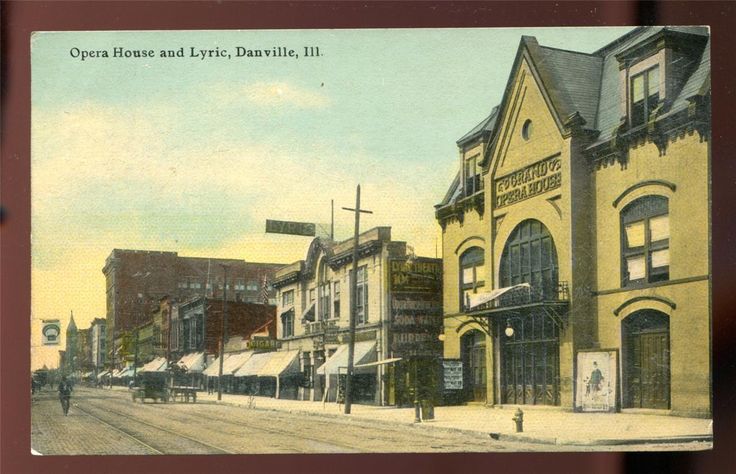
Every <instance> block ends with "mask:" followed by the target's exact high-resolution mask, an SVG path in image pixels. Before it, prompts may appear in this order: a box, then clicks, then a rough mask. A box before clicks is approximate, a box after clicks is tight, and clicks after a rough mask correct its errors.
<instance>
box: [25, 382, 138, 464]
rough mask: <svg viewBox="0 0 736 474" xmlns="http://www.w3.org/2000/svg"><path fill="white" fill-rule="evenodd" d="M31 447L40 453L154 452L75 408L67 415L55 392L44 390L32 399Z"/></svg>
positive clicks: (73, 402)
mask: <svg viewBox="0 0 736 474" xmlns="http://www.w3.org/2000/svg"><path fill="white" fill-rule="evenodd" d="M31 448H32V449H33V450H35V451H37V452H38V453H40V454H42V455H43V454H48V453H53V454H151V453H152V451H151V450H150V449H147V448H146V447H145V446H143V445H142V444H140V443H137V442H136V441H134V440H132V439H131V438H130V437H129V436H126V435H125V434H123V433H121V432H120V431H117V430H115V429H114V428H112V427H109V426H106V425H104V424H102V423H100V422H99V421H98V420H95V419H94V418H92V417H90V416H88V415H85V414H84V413H83V412H81V411H80V410H78V409H77V408H76V407H75V400H74V396H72V404H71V408H70V409H69V415H68V416H64V413H63V412H62V410H61V404H60V403H59V399H58V397H57V395H56V392H55V391H52V390H44V391H42V392H40V393H38V394H36V395H35V396H34V397H33V401H32V402H31Z"/></svg>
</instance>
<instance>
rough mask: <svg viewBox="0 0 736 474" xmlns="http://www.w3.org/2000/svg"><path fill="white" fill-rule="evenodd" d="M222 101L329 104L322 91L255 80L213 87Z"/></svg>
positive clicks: (298, 105)
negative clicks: (247, 82)
mask: <svg viewBox="0 0 736 474" xmlns="http://www.w3.org/2000/svg"><path fill="white" fill-rule="evenodd" d="M213 93H214V95H215V96H216V98H217V99H218V100H219V101H222V103H225V104H226V103H240V102H242V101H243V100H245V101H247V102H248V103H250V104H253V105H257V106H261V107H296V108H300V109H321V108H324V107H327V106H328V105H330V99H329V97H327V95H325V94H324V93H322V92H318V91H315V90H310V89H307V88H303V87H300V86H297V85H295V84H290V83H288V82H283V81H282V82H255V83H252V84H244V85H237V86H232V85H230V84H222V85H219V86H217V87H215V88H213Z"/></svg>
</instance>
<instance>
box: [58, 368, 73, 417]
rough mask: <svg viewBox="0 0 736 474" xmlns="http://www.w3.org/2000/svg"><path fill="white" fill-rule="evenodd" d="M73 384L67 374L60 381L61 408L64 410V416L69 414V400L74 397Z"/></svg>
mask: <svg viewBox="0 0 736 474" xmlns="http://www.w3.org/2000/svg"><path fill="white" fill-rule="evenodd" d="M72 390H73V389H72V384H71V383H70V382H69V381H68V380H67V379H66V375H65V376H63V377H62V378H61V382H60V383H59V401H61V409H62V410H64V416H67V414H69V400H70V399H71V398H72Z"/></svg>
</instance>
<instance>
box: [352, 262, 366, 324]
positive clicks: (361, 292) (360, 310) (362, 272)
mask: <svg viewBox="0 0 736 474" xmlns="http://www.w3.org/2000/svg"><path fill="white" fill-rule="evenodd" d="M357 284H358V285H357V288H356V293H355V306H356V308H355V311H356V316H357V317H356V324H366V323H368V267H367V266H366V265H363V266H362V267H358V281H357Z"/></svg>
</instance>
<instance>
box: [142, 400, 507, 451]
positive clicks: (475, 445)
mask: <svg viewBox="0 0 736 474" xmlns="http://www.w3.org/2000/svg"><path fill="white" fill-rule="evenodd" d="M136 406H142V405H136ZM145 406H146V410H151V411H152V412H154V413H156V416H157V417H158V416H166V417H167V419H169V420H170V421H173V422H177V423H182V424H184V425H188V426H196V425H201V424H202V420H203V419H206V420H207V421H208V422H216V426H217V431H213V430H212V429H210V428H208V427H202V429H203V430H205V431H207V432H209V433H210V434H211V435H213V436H222V435H229V436H231V437H232V439H239V440H241V442H242V443H243V444H242V445H239V446H238V448H237V450H238V451H239V452H249V453H253V452H254V451H253V450H256V451H257V452H265V453H274V452H292V453H313V452H342V453H344V452H352V453H355V452H387V451H388V452H391V451H394V449H392V448H391V449H388V450H386V446H391V447H395V448H396V449H395V451H397V452H405V451H407V450H409V451H414V452H427V451H435V450H437V449H443V448H445V449H447V448H450V449H454V450H457V451H485V450H488V449H489V443H488V442H486V441H485V440H482V441H481V440H480V439H465V440H463V441H462V442H459V440H458V439H457V435H455V434H451V433H445V432H434V433H427V432H423V431H419V432H417V433H416V436H412V437H411V438H409V439H406V441H405V442H399V443H398V444H397V439H398V438H401V437H402V436H403V437H404V438H406V434H405V432H404V433H403V434H402V431H403V430H405V428H406V427H393V426H390V425H385V426H377V425H376V424H375V423H374V422H366V421H364V420H360V419H358V418H353V419H350V420H342V419H335V418H329V419H327V418H325V417H323V416H320V415H318V414H317V415H315V414H302V415H300V416H302V420H303V421H305V423H306V426H307V427H305V426H301V427H298V426H294V425H293V424H292V423H291V422H290V420H288V419H286V418H287V416H286V415H285V414H283V413H280V412H273V413H270V414H268V412H264V411H263V410H255V411H251V410H238V409H237V408H233V409H235V410H237V412H236V413H237V416H238V418H239V419H235V420H234V419H233V418H232V417H226V416H222V415H221V414H220V412H221V410H222V409H223V408H225V407H224V406H218V405H212V404H197V405H191V407H192V408H195V407H196V410H197V411H196V412H195V413H192V412H189V411H181V410H180V409H173V410H172V408H173V407H178V408H181V407H184V406H185V405H169V404H146V405H145ZM186 406H187V407H189V406H190V405H186ZM131 408H132V407H131ZM251 414H252V415H253V416H249V415H251ZM264 414H266V416H271V417H272V418H271V419H269V420H264V419H263V418H262V416H263V415H264ZM128 416H133V413H131V414H130V415H128ZM282 419H283V420H282ZM282 421H283V426H287V427H288V428H286V429H283V428H277V427H275V426H274V425H275V424H276V425H279V424H280V423H281V422H282ZM340 432H344V433H345V436H344V437H340ZM203 434H204V432H203ZM264 434H268V435H271V436H267V437H264V436H263V435H264ZM336 438H337V439H336ZM208 439H210V438H209V436H208ZM285 439H286V440H289V441H288V442H284V440H285ZM253 440H259V442H258V444H257V445H253V444H251V445H246V444H245V443H248V442H250V443H252V442H253ZM345 440H350V442H346V441H345ZM496 449H498V447H496Z"/></svg>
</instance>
